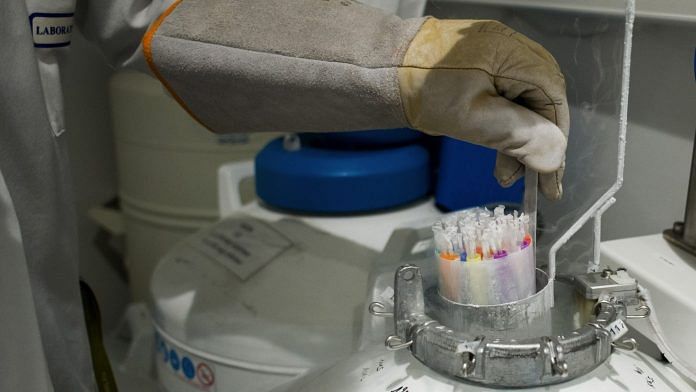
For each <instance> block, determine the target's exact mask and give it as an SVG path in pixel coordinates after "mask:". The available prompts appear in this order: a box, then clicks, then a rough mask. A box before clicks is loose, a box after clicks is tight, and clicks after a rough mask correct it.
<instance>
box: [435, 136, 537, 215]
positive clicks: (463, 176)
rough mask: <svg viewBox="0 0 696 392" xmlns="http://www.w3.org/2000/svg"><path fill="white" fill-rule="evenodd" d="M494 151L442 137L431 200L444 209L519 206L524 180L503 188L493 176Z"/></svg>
mask: <svg viewBox="0 0 696 392" xmlns="http://www.w3.org/2000/svg"><path fill="white" fill-rule="evenodd" d="M495 159H496V151H495V150H493V149H490V148H486V147H481V146H478V145H475V144H471V143H467V142H463V141H460V140H455V139H452V138H449V137H443V138H442V146H441V149H440V169H439V171H438V175H437V187H436V190H435V201H436V203H437V204H438V205H439V206H440V207H441V208H443V209H445V210H448V211H454V210H461V209H464V208H470V207H478V206H486V205H491V204H505V205H520V204H521V203H522V197H523V195H524V181H517V182H516V183H515V184H514V185H513V186H511V187H509V188H503V187H502V186H500V184H498V181H497V180H496V179H495V177H494V176H493V171H494V169H495Z"/></svg>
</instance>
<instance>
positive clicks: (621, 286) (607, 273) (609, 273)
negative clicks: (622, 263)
mask: <svg viewBox="0 0 696 392" xmlns="http://www.w3.org/2000/svg"><path fill="white" fill-rule="evenodd" d="M574 282H575V286H576V288H577V289H578V290H579V291H580V293H581V294H583V295H584V296H585V298H588V299H595V300H596V299H599V297H600V295H601V294H602V293H609V294H610V295H611V296H612V297H615V298H622V299H623V298H626V299H630V300H635V299H636V290H638V283H637V282H636V280H635V279H633V278H630V277H629V276H628V274H627V273H626V272H625V270H623V271H613V270H611V269H605V270H603V271H602V272H592V273H588V274H584V275H578V276H576V277H575V279H574Z"/></svg>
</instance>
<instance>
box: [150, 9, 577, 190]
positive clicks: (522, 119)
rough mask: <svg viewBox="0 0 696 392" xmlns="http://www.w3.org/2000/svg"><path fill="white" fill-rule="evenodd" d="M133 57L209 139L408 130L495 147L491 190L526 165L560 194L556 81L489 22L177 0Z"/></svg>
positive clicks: (564, 123) (549, 62) (532, 46)
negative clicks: (141, 55)
mask: <svg viewBox="0 0 696 392" xmlns="http://www.w3.org/2000/svg"><path fill="white" fill-rule="evenodd" d="M143 49H144V51H145V58H146V60H147V61H148V64H149V65H150V68H151V70H152V72H153V73H154V74H155V75H156V76H157V77H158V78H159V79H160V80H161V81H162V83H163V84H164V85H165V86H166V87H167V88H168V89H169V91H170V92H171V93H172V95H173V96H174V97H175V98H176V99H177V100H178V101H179V103H180V104H181V105H182V106H183V107H184V108H185V109H186V110H187V111H188V112H189V113H190V114H191V115H192V116H194V117H195V118H196V119H197V120H198V121H199V122H200V123H202V124H203V125H204V126H206V127H208V128H209V129H211V130H212V131H215V132H257V131H285V132H296V131H321V132H326V131H341V130H359V129H389V128H403V127H411V128H414V129H419V130H422V131H424V132H427V133H431V134H438V135H448V136H452V137H454V138H458V139H461V140H466V141H469V142H472V143H476V144H481V145H484V146H488V147H492V148H495V149H497V150H498V151H499V152H500V153H501V154H502V155H501V154H499V155H498V160H497V164H496V170H495V175H496V177H497V178H498V180H499V182H500V183H501V184H502V185H505V186H507V185H511V184H512V183H513V182H514V181H515V180H517V179H518V178H519V177H520V176H522V174H523V172H524V170H522V168H523V164H527V165H529V166H530V167H532V168H533V169H535V170H537V171H539V172H540V173H541V176H540V181H539V183H540V190H541V191H542V193H543V194H544V195H545V196H546V197H547V198H549V199H552V200H555V199H558V198H560V197H561V194H562V188H561V178H562V175H563V162H564V157H565V148H566V139H567V131H568V122H569V119H568V104H567V100H566V96H565V84H564V79H563V75H562V74H561V71H560V69H559V67H558V65H557V64H556V62H555V61H554V59H553V57H552V56H551V55H550V54H549V53H548V52H547V51H546V50H544V49H543V48H542V47H541V46H539V45H538V44H536V43H534V42H532V41H530V40H529V39H527V38H526V37H524V36H522V35H521V34H519V33H516V32H514V31H513V30H511V29H510V28H508V27H506V26H504V25H502V24H500V23H498V22H494V21H467V20H437V19H434V18H419V19H407V20H402V19H400V18H398V17H396V16H393V15H388V14H386V13H383V12H381V11H380V10H377V9H375V8H372V7H367V6H364V5H362V4H360V3H358V2H357V1H354V0H321V1H320V0H265V1H263V2H259V1H258V0H183V1H180V2H177V3H174V4H173V5H172V7H170V8H169V9H168V10H167V11H166V12H165V13H164V14H163V15H162V16H161V17H160V18H159V19H158V20H157V21H156V22H155V23H154V24H153V25H152V26H151V28H150V30H149V31H148V33H147V34H146V35H145V37H144V39H143ZM529 109H531V110H529ZM462 159H466V157H462Z"/></svg>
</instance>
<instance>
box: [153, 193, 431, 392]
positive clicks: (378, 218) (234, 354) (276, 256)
mask: <svg viewBox="0 0 696 392" xmlns="http://www.w3.org/2000/svg"><path fill="white" fill-rule="evenodd" d="M438 214H439V212H438V211H437V209H436V208H435V206H434V204H433V202H432V200H428V201H422V202H419V203H416V204H411V205H408V206H406V207H404V208H401V209H398V210H389V211H386V212H381V213H372V214H365V215H357V216H342V217H341V216H300V215H290V214H283V213H279V212H277V211H273V210H270V209H268V208H266V207H264V206H262V205H259V204H257V203H256V202H254V203H251V204H249V205H246V206H244V207H242V208H241V209H240V210H238V211H237V212H236V213H234V214H233V215H231V216H228V217H226V218H225V219H223V220H222V221H220V222H218V223H216V224H214V225H211V226H209V227H207V228H205V229H203V230H201V231H199V232H198V233H196V234H194V235H192V236H189V237H188V238H186V239H185V240H184V241H182V242H181V243H180V244H178V245H177V246H176V247H175V248H174V249H172V250H171V251H170V252H168V253H167V254H166V256H165V257H164V258H163V259H162V261H161V262H160V263H159V264H158V266H157V268H156V270H155V272H154V274H153V278H152V283H151V298H152V307H153V318H154V323H155V327H156V329H157V330H158V333H159V337H160V338H159V343H158V345H159V352H158V356H157V358H158V359H157V361H158V362H157V369H158V376H159V380H160V384H161V385H162V387H163V389H164V390H166V391H167V392H184V391H185V392H193V391H200V390H217V391H237V392H247V391H267V390H270V389H272V388H273V387H275V386H278V385H281V384H284V383H286V382H288V381H290V380H291V379H293V378H295V377H297V376H298V375H300V374H303V373H304V372H305V371H307V370H308V369H312V368H315V367H317V366H323V365H326V364H329V363H334V362H336V361H337V360H339V359H341V358H343V357H345V356H347V355H348V354H350V353H351V352H353V351H354V350H355V349H356V348H357V347H358V343H359V340H360V334H361V325H362V315H363V313H364V312H365V309H366V306H367V304H366V301H367V291H368V290H367V289H368V287H367V286H368V275H369V274H370V272H371V271H372V270H373V266H374V264H375V263H376V262H377V261H378V260H379V258H378V255H379V252H381V251H382V249H383V248H384V246H385V244H386V243H387V240H388V239H389V237H390V235H391V233H392V232H393V231H394V229H395V228H397V227H400V226H402V225H403V226H406V227H408V226H410V224H409V223H408V222H412V221H426V222H427V221H432V220H433V219H434V218H435V217H436V216H437V215H438ZM184 357H185V358H187V360H186V367H185V368H184V359H183V358H184ZM172 358H174V362H172ZM199 367H201V368H202V369H204V370H203V375H202V376H200V378H199V374H198V370H197V369H198V368H199ZM194 370H195V372H194ZM206 380H207V381H206ZM211 380H214V381H211ZM206 383H208V384H209V385H204V384H206ZM205 388H208V389H205Z"/></svg>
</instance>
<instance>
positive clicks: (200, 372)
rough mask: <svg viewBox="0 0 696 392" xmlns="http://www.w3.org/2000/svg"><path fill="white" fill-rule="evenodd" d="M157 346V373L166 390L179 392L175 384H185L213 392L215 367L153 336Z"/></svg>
mask: <svg viewBox="0 0 696 392" xmlns="http://www.w3.org/2000/svg"><path fill="white" fill-rule="evenodd" d="M155 339H156V344H157V354H158V355H157V373H158V375H159V379H160V382H162V383H163V384H164V385H165V386H166V387H167V389H168V390H179V389H178V388H177V387H176V386H175V384H178V385H180V383H186V384H187V385H189V386H192V387H194V388H196V389H198V390H200V391H203V392H215V391H216V390H217V388H216V384H215V365H214V364H213V363H211V362H208V361H206V360H204V359H202V358H199V357H197V356H195V355H193V354H191V353H188V352H186V351H184V350H182V349H181V348H179V347H175V346H174V345H172V344H171V343H169V342H167V341H166V340H164V339H163V338H162V336H161V335H160V334H156V335H155Z"/></svg>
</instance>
